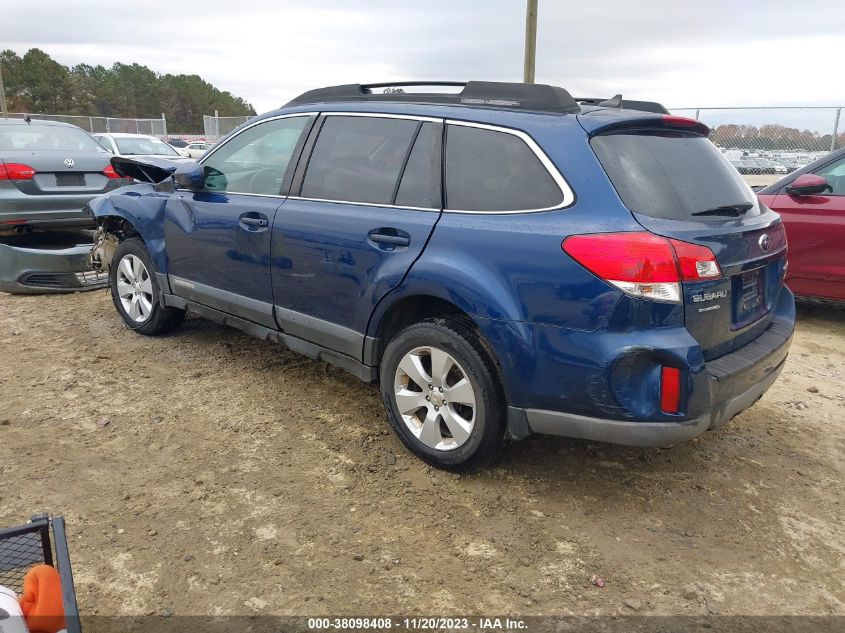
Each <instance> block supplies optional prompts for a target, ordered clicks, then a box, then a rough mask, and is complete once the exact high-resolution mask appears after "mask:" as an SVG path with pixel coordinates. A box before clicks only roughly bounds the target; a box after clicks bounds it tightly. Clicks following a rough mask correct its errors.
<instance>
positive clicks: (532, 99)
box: [286, 81, 580, 113]
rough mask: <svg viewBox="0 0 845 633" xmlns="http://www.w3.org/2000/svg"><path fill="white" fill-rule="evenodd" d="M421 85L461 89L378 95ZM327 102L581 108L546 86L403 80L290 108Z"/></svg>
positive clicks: (346, 89) (306, 99)
mask: <svg viewBox="0 0 845 633" xmlns="http://www.w3.org/2000/svg"><path fill="white" fill-rule="evenodd" d="M411 86H415V87H421V86H450V87H461V86H463V90H461V91H460V92H457V93H431V92H428V93H426V92H404V91H403V92H388V93H381V94H377V93H374V92H373V90H374V89H377V88H406V87H411ZM327 101H368V102H373V101H391V102H399V103H402V102H406V103H432V104H441V105H465V106H481V107H500V108H515V109H520V110H532V111H539V112H554V113H576V112H579V111H580V107H579V106H578V103H577V102H576V101H575V99H573V98H572V95H570V94H569V93H568V92H567V91H566V90H564V89H563V88H560V87H558V86H549V85H546V84H524V83H506V82H499V81H467V82H457V81H403V82H397V83H383V84H345V85H342V86H329V87H328V88H317V89H316V90H309V91H308V92H306V93H303V94H301V95H299V96H298V97H296V98H295V99H293V100H292V101H290V102H289V103H287V104H286V105H287V106H295V105H304V104H308V103H323V102H327Z"/></svg>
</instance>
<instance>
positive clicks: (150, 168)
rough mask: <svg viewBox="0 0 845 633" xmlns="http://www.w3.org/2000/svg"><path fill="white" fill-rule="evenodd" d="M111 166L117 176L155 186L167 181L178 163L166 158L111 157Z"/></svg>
mask: <svg viewBox="0 0 845 633" xmlns="http://www.w3.org/2000/svg"><path fill="white" fill-rule="evenodd" d="M111 166H112V167H113V168H114V170H115V171H116V172H117V175H118V176H122V177H124V178H134V179H135V180H140V181H141V182H149V183H152V184H154V185H157V184H158V183H160V182H164V181H165V180H167V179H169V178H170V177H171V176H172V175H173V172H174V171H176V168H177V167H179V163H175V162H173V161H171V160H167V159H166V158H126V157H124V156H112V159H111Z"/></svg>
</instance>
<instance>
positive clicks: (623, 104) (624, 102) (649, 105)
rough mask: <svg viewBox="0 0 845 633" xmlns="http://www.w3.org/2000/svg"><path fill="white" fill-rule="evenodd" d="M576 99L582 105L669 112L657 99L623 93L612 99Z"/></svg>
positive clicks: (660, 112)
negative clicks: (646, 98)
mask: <svg viewBox="0 0 845 633" xmlns="http://www.w3.org/2000/svg"><path fill="white" fill-rule="evenodd" d="M575 101H576V102H578V103H580V104H581V105H594V106H601V107H604V108H623V109H625V110H640V111H642V112H656V113H657V114H669V110H667V109H666V108H665V107H664V106H663V104H661V103H657V102H656V101H636V100H633V99H623V98H622V95H620V94H618V95H615V96H613V97H611V98H610V99H607V98H605V97H575Z"/></svg>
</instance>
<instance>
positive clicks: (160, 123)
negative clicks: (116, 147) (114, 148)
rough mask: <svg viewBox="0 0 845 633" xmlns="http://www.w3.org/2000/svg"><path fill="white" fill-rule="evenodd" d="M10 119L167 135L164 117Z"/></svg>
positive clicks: (13, 114)
mask: <svg viewBox="0 0 845 633" xmlns="http://www.w3.org/2000/svg"><path fill="white" fill-rule="evenodd" d="M9 116H10V117H14V118H18V119H23V118H25V117H29V118H30V119H32V120H33V121H60V122H61V123H70V124H72V125H76V126H78V127H81V128H82V129H83V130H87V131H88V132H91V133H92V134H93V133H96V132H100V133H102V132H128V133H130V134H150V135H152V136H166V135H167V120H166V119H165V117H164V115H163V114H162V117H161V118H160V119H121V118H116V117H104V116H80V115H75V114H29V113H25V112H10V113H9Z"/></svg>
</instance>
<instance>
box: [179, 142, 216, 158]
mask: <svg viewBox="0 0 845 633" xmlns="http://www.w3.org/2000/svg"><path fill="white" fill-rule="evenodd" d="M211 145H212V143H208V142H206V141H191V142H190V143H188V146H187V147H186V148H185V151H186V152H188V154H189V155H190V157H191V158H200V157H202V155H203V154H205V153H206V152H207V151H208V150H209V149H210V148H211Z"/></svg>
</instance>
